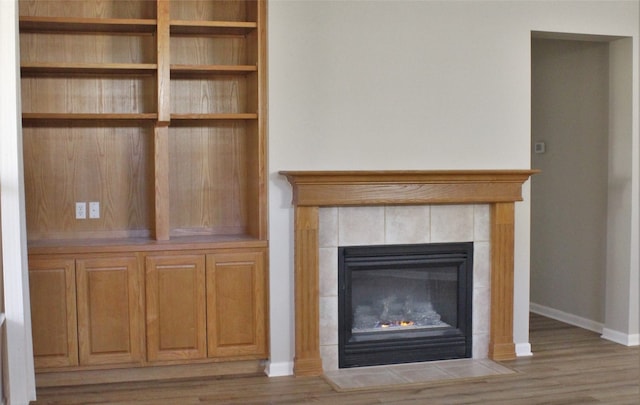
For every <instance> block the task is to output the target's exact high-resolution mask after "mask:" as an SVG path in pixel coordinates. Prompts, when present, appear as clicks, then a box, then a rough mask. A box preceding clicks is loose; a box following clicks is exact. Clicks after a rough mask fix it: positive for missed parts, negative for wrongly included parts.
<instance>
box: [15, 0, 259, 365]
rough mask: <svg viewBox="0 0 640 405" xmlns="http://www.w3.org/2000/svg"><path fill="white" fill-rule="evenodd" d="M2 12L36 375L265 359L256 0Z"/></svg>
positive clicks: (83, 0) (70, 5)
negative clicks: (16, 110) (15, 102)
mask: <svg viewBox="0 0 640 405" xmlns="http://www.w3.org/2000/svg"><path fill="white" fill-rule="evenodd" d="M18 7H19V14H20V21H19V23H20V55H21V62H20V63H21V90H22V93H21V96H22V97H21V100H22V112H23V114H22V125H23V145H24V147H23V150H24V156H23V158H24V162H25V168H24V172H25V176H24V178H25V180H24V181H25V197H26V202H25V205H26V214H27V215H26V217H27V238H28V243H29V254H30V257H32V258H33V259H34V260H33V261H32V263H31V273H30V274H31V280H32V281H31V283H32V286H31V288H32V306H33V313H34V316H33V330H34V342H35V347H36V359H37V360H36V364H37V365H38V368H39V369H42V368H47V369H50V368H51V367H61V368H70V367H71V368H73V367H75V368H77V369H82V368H83V367H85V368H92V367H93V368H96V367H98V368H107V366H108V365H109V364H120V365H121V364H123V363H131V364H134V363H135V364H136V365H140V364H142V365H160V364H166V363H174V362H189V361H196V360H197V361H200V362H201V361H211V362H213V361H220V360H221V359H222V360H224V359H230V358H239V357H240V358H253V359H265V358H267V357H268V352H267V345H266V342H267V337H266V334H267V327H266V323H267V320H266V310H265V309H264V308H266V307H267V300H268V298H267V296H268V293H267V290H266V287H265V285H266V278H267V276H266V274H267V269H266V259H265V257H266V254H267V253H266V252H267V249H268V241H267V211H266V208H267V190H266V187H267V169H266V141H267V133H266V123H267V105H266V104H267V92H266V88H267V86H266V84H267V83H266V81H267V75H266V73H267V57H266V55H267V50H266V16H267V4H266V0H170V1H169V0H130V1H121V0H101V1H95V0H19V4H18ZM90 202H97V203H99V210H97V212H96V213H95V214H96V215H91V216H89V215H87V217H86V218H81V215H80V216H79V215H77V210H76V206H77V205H78V204H80V206H81V207H85V208H87V210H86V211H87V212H89V209H88V208H89V205H88V204H89V203H90ZM256 252H258V253H256ZM256 254H257V256H256ZM234 305H235V307H234ZM232 307H234V309H230V308H232ZM73 317H75V318H73ZM74 345H75V346H74ZM207 359H208V360H207Z"/></svg>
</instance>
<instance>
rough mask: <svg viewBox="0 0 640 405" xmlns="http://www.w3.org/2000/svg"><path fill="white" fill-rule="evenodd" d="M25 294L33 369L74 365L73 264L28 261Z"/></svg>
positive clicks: (58, 260)
mask: <svg viewBox="0 0 640 405" xmlns="http://www.w3.org/2000/svg"><path fill="white" fill-rule="evenodd" d="M29 294H30V296H31V333H32V336H33V354H34V360H35V366H36V368H47V367H60V366H77V365H78V337H77V335H78V332H77V312H76V277H75V264H74V261H73V260H67V259H57V260H56V259H52V260H33V259H31V260H29Z"/></svg>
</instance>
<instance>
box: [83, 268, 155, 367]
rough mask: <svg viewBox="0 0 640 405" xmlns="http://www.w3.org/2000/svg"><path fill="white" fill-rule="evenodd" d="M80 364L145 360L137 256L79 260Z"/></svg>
mask: <svg viewBox="0 0 640 405" xmlns="http://www.w3.org/2000/svg"><path fill="white" fill-rule="evenodd" d="M76 283H77V290H78V301H77V306H78V340H79V348H80V364H81V365H92V364H114V363H130V362H138V361H141V360H142V337H143V333H142V296H141V291H140V272H139V267H138V261H137V259H136V258H135V257H104V258H92V259H79V260H77V261H76Z"/></svg>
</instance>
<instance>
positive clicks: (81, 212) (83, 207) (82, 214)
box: [76, 202, 87, 219]
mask: <svg viewBox="0 0 640 405" xmlns="http://www.w3.org/2000/svg"><path fill="white" fill-rule="evenodd" d="M86 218H87V203H86V202H77V203H76V219H86Z"/></svg>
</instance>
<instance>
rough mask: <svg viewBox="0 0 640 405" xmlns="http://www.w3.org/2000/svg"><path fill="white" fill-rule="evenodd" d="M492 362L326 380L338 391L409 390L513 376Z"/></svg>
mask: <svg viewBox="0 0 640 405" xmlns="http://www.w3.org/2000/svg"><path fill="white" fill-rule="evenodd" d="M514 373H515V371H514V370H512V369H510V368H508V367H505V366H502V365H500V364H498V363H496V362H494V361H492V360H488V359H481V360H472V359H461V360H446V361H431V362H426V363H411V364H396V365H390V366H375V367H357V368H349V369H340V370H334V371H327V372H325V373H324V378H325V379H326V380H327V382H329V384H331V386H332V387H333V388H334V389H335V390H336V391H338V392H341V391H354V390H366V389H372V388H376V389H379V388H384V387H389V388H393V387H396V388H398V387H407V386H413V385H424V384H428V383H440V382H448V381H452V380H460V379H467V378H476V377H491V376H500V375H508V374H514Z"/></svg>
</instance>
